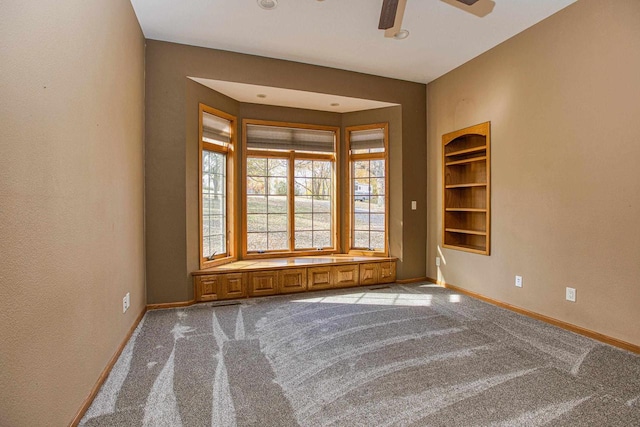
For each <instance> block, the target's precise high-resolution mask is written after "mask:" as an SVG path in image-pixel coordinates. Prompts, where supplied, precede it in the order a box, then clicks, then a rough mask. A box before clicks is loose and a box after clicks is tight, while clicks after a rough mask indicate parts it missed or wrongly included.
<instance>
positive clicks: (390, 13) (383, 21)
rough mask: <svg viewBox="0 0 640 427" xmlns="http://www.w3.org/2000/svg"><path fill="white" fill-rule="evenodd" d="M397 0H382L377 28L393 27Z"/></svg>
mask: <svg viewBox="0 0 640 427" xmlns="http://www.w3.org/2000/svg"><path fill="white" fill-rule="evenodd" d="M398 1H399V0H383V2H382V11H381V12H380V23H379V24H378V29H379V30H386V29H389V28H391V27H393V24H394V23H395V22H396V12H397V11H398Z"/></svg>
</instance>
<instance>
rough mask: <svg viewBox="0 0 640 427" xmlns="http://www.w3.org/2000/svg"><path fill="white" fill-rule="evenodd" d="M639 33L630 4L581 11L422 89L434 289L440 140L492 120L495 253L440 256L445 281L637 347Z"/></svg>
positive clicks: (639, 12)
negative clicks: (569, 291) (570, 290)
mask: <svg viewBox="0 0 640 427" xmlns="http://www.w3.org/2000/svg"><path fill="white" fill-rule="evenodd" d="M638 23H640V2H638V1H637V0H619V1H615V2H600V1H595V0H580V1H578V2H577V3H575V4H574V5H572V6H569V7H568V8H567V9H565V10H563V11H561V12H559V13H557V14H556V15H554V16H552V17H550V18H548V19H547V20H545V21H543V22H541V23H539V24H538V25H536V26H534V27H532V28H531V29H529V30H527V31H525V32H523V33H521V34H520V35H518V36H516V37H514V38H513V39H511V40H508V41H507V42H505V43H503V44H502V45H500V46H498V47H496V48H494V49H492V50H490V51H489V52H487V53H485V54H483V55H481V56H480V57H478V58H476V59H474V60H472V61H470V62H469V63H467V64H465V65H463V66H461V67H460V68H458V69H456V70H454V71H452V72H450V73H448V74H446V75H445V76H443V77H441V78H439V79H437V80H436V81H434V82H432V83H430V84H429V85H428V86H427V111H428V115H427V129H428V132H427V142H428V143H427V145H428V149H427V150H428V153H427V155H428V159H429V161H428V171H429V172H428V187H427V194H428V201H429V207H430V209H429V216H428V229H429V239H428V256H427V265H428V274H429V276H430V277H433V278H436V276H437V275H438V271H437V269H436V267H435V262H434V260H435V257H436V255H437V254H438V247H439V245H440V244H441V239H442V219H441V215H442V214H441V209H442V202H441V198H442V190H441V184H442V182H441V179H442V178H441V174H442V168H441V164H440V163H441V137H442V134H443V133H447V132H450V131H453V130H456V129H459V128H462V127H466V126H469V125H473V124H476V123H479V122H483V121H487V120H491V125H492V153H491V154H492V159H491V161H492V163H491V167H492V201H491V203H492V205H491V206H492V235H491V238H492V244H491V247H492V253H491V256H489V257H486V256H482V255H474V254H468V253H465V252H459V251H454V250H447V249H443V250H442V255H443V257H444V259H445V260H446V265H445V264H444V263H443V265H442V267H441V268H440V274H441V276H442V277H441V278H442V279H444V280H446V281H447V282H450V283H452V284H455V285H458V286H461V287H463V288H465V289H468V290H470V291H474V292H478V293H480V294H483V295H486V296H489V297H492V298H495V299H498V300H501V301H504V302H508V303H510V304H514V305H516V306H519V307H524V308H526V309H529V310H533V311H535V312H538V313H541V314H544V315H547V316H551V317H554V318H557V319H560V320H563V321H565V322H569V323H572V324H575V325H579V326H582V327H584V328H588V329H591V330H594V331H598V332H601V333H604V334H607V335H610V336H612V337H615V338H618V339H621V340H624V341H627V342H630V343H633V344H636V345H637V344H640V328H639V327H638V325H640V310H639V303H640V279H639V277H640V220H639V219H640V172H639V171H640V168H639V167H638V164H637V162H638V159H640V139H639V137H638V132H637V126H638V118H639V117H640V79H639V78H638V76H640V25H638ZM515 275H522V276H523V277H524V287H523V288H522V289H518V288H516V287H514V276H515ZM566 286H571V287H575V288H576V289H577V302H576V303H570V302H566V301H565V300H564V292H565V287H566Z"/></svg>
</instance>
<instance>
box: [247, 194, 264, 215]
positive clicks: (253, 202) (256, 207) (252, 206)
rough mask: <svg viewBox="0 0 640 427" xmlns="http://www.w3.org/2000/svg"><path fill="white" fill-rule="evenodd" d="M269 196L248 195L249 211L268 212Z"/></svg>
mask: <svg viewBox="0 0 640 427" xmlns="http://www.w3.org/2000/svg"><path fill="white" fill-rule="evenodd" d="M266 212H267V197H266V196H256V195H247V213H266Z"/></svg>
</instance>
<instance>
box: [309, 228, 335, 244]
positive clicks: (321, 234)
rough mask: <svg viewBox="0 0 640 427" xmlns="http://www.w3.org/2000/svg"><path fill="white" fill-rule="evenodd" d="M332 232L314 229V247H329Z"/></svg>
mask: <svg viewBox="0 0 640 427" xmlns="http://www.w3.org/2000/svg"><path fill="white" fill-rule="evenodd" d="M331 246H332V245H331V232H330V231H314V232H313V247H314V248H328V247H331Z"/></svg>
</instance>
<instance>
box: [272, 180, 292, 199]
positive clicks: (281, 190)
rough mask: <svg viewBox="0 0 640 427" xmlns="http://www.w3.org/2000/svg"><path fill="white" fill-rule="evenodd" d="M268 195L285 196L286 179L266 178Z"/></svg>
mask: <svg viewBox="0 0 640 427" xmlns="http://www.w3.org/2000/svg"><path fill="white" fill-rule="evenodd" d="M268 182H269V194H273V195H285V196H286V194H287V189H288V188H287V178H282V177H275V178H271V177H270V178H268Z"/></svg>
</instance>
